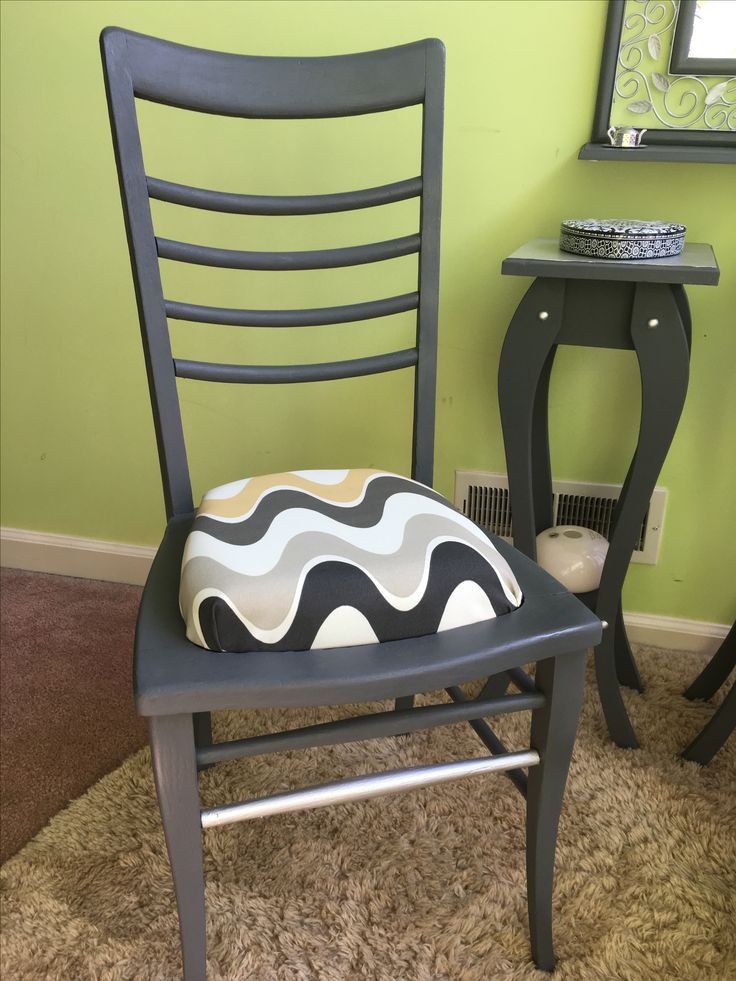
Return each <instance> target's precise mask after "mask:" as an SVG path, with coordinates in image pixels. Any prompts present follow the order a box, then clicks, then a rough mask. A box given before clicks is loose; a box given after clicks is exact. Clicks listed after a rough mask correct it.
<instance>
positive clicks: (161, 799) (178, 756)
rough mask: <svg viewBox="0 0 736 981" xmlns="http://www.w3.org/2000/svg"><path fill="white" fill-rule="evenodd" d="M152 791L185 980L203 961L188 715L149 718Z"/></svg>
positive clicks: (194, 976)
mask: <svg viewBox="0 0 736 981" xmlns="http://www.w3.org/2000/svg"><path fill="white" fill-rule="evenodd" d="M149 729H150V736H151V758H152V762H153V775H154V778H155V781H156V792H157V794H158V803H159V807H160V809H161V818H162V821H163V826H164V836H165V838H166V848H167V850H168V853H169V862H170V863H171V873H172V876H173V879H174V891H175V893H176V904H177V907H178V911H179V933H180V936H181V953H182V961H183V967H184V981H204V979H205V974H206V963H207V938H206V933H205V908H204V873H203V868H202V828H201V824H200V804H199V790H198V787H197V757H196V752H195V744H194V720H193V717H192V716H191V715H162V716H154V717H152V718H151V719H149Z"/></svg>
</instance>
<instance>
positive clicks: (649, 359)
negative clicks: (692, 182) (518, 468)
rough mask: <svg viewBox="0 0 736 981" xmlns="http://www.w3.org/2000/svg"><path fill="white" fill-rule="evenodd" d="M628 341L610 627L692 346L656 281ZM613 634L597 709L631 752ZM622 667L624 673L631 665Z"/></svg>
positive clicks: (605, 582) (600, 661)
mask: <svg viewBox="0 0 736 981" xmlns="http://www.w3.org/2000/svg"><path fill="white" fill-rule="evenodd" d="M631 339H632V342H633V345H634V350H635V351H636V356H637V359H638V361H639V371H640V374H641V398H642V406H641V423H640V426H639V439H638V442H637V447H636V452H635V453H634V458H633V460H632V461H631V466H630V467H629V472H628V474H627V475H626V481H625V483H624V487H623V490H622V493H621V497H620V498H619V503H618V506H617V508H616V514H615V516H614V524H613V529H612V532H611V541H610V547H609V550H608V555H607V557H606V563H605V566H604V568H603V575H602V577H601V584H600V588H599V590H598V600H597V603H596V610H595V612H596V613H597V614H598V616H599V617H600V618H601V619H602V620H607V621H608V622H609V623H616V622H617V621H618V614H619V608H620V604H621V589H622V587H623V584H624V578H625V576H626V572H627V569H628V567H629V562H630V561H631V555H632V552H633V550H634V546H635V544H636V539H637V535H638V533H639V529H640V528H641V523H642V521H643V519H644V515H645V514H646V510H647V507H648V504H649V500H650V498H651V495H652V491H653V490H654V487H655V485H656V482H657V477H658V476H659V472H660V470H661V469H662V464H663V463H664V461H665V457H666V456H667V451H668V450H669V448H670V444H671V442H672V438H673V437H674V435H675V430H676V429H677V423H678V422H679V419H680V415H681V413H682V407H683V405H684V403H685V395H686V393H687V383H688V373H689V355H690V347H689V345H688V342H687V336H686V332H685V325H684V324H683V321H682V317H681V304H680V303H679V302H678V299H677V297H676V295H675V294H674V292H673V290H672V289H671V287H669V286H666V285H660V284H657V283H638V284H637V286H636V291H635V294H634V303H633V308H632V313H631ZM622 625H623V624H622ZM615 636H616V631H606V633H605V634H604V635H603V642H602V644H601V645H600V647H598V648H597V650H596V675H597V678H598V687H599V691H600V696H601V704H602V706H603V712H604V714H605V716H606V721H607V723H608V728H609V731H610V733H611V737H612V739H613V740H614V742H616V743H617V744H618V745H619V746H624V747H635V746H637V745H638V743H637V740H636V735H635V734H634V730H633V728H632V726H631V722H630V720H629V718H628V713H627V712H626V708H625V706H624V704H623V700H622V698H621V691H620V688H619V680H618V677H617V669H616V644H615ZM627 647H628V642H627ZM620 649H621V648H620ZM618 660H619V664H621V662H622V661H624V660H625V658H624V655H622V654H619V658H618ZM632 663H633V662H632ZM626 668H627V675H628V674H629V672H628V666H626ZM639 683H640V682H639Z"/></svg>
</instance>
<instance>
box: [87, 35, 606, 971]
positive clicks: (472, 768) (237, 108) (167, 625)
mask: <svg viewBox="0 0 736 981" xmlns="http://www.w3.org/2000/svg"><path fill="white" fill-rule="evenodd" d="M101 44H102V57H103V64H104V73H105V81H106V86H107V96H108V103H109V109H110V119H111V124H112V131H113V142H114V147H115V154H116V160H117V166H118V175H119V179H120V188H121V195H122V202H123V211H124V214H125V223H126V229H127V234H128V242H129V247H130V254H131V261H132V267H133V279H134V283H135V290H136V297H137V302H138V310H139V315H140V324H141V330H142V336H143V346H144V351H145V357H146V366H147V371H148V379H149V385H150V391H151V400H152V405H153V415H154V424H155V429H156V437H157V441H158V449H159V454H160V462H161V472H162V477H163V486H164V496H165V502H166V510H167V515H168V523H167V527H166V531H165V533H164V537H163V541H162V543H161V547H160V549H159V551H158V553H157V556H156V559H155V561H154V563H153V567H152V569H151V574H150V576H149V579H148V582H147V584H146V587H145V590H144V594H143V599H142V602H141V608H140V615H139V621H138V630H137V635H136V650H135V695H136V703H137V707H138V710H139V711H140V713H141V714H142V715H144V716H146V717H147V718H148V720H149V723H150V735H151V749H152V756H153V768H154V774H155V778H156V787H157V791H158V797H159V804H160V808H161V815H162V818H163V825H164V832H165V836H166V843H167V847H168V851H169V857H170V861H171V868H172V873H173V878H174V885H175V890H176V898H177V904H178V910H179V922H180V931H181V944H182V955H183V964H184V976H185V978H186V979H187V981H195V979H200V981H201V979H203V978H204V977H205V970H206V967H205V965H206V939H205V911H204V878H203V867H202V852H201V845H202V839H201V836H202V830H203V828H206V827H209V826H212V825H216V824H223V823H228V822H230V821H234V820H243V819H247V818H252V817H255V816H263V815H267V814H270V813H279V812H281V811H284V810H293V809H296V808H300V807H315V806H321V805H324V804H328V803H333V802H339V801H345V800H353V799H360V798H365V797H370V796H374V795H376V794H378V793H383V792H391V791H395V790H400V789H408V788H411V787H413V786H423V785H427V784H430V783H436V782H439V781H442V780H448V779H453V778H455V777H459V776H466V775H471V774H474V773H482V772H486V771H492V770H502V771H505V772H506V773H507V775H508V776H509V777H510V778H511V779H512V780H513V782H514V785H515V786H516V787H517V788H518V790H519V791H520V792H521V794H522V795H523V796H524V797H525V798H526V801H527V873H528V901H529V918H530V931H531V943H532V953H533V956H534V959H535V960H536V962H537V964H538V965H539V966H540V967H542V968H545V969H548V970H551V969H552V967H553V965H554V954H553V947H552V924H551V900H552V879H553V868H554V852H555V841H556V835H557V825H558V819H559V815H560V808H561V803H562V797H563V791H564V786H565V781H566V777H567V771H568V766H569V761H570V754H571V752H572V746H573V741H574V737H575V730H576V726H577V719H578V714H579V707H580V701H581V697H582V687H583V668H584V652H585V650H586V648H588V647H590V646H592V645H595V644H597V643H598V641H599V640H600V635H601V627H600V622H599V621H598V620H597V619H596V618H595V617H594V616H593V615H592V614H591V613H590V612H588V611H587V610H586V609H585V607H584V606H583V605H582V604H581V603H579V602H578V601H577V600H576V599H575V598H574V597H572V596H571V595H570V594H569V593H567V592H566V591H564V590H563V589H562V587H560V586H559V584H558V583H556V582H555V581H554V580H553V579H551V578H550V577H549V576H547V575H546V574H545V573H544V572H542V570H541V569H539V568H538V567H537V566H536V565H535V564H534V563H533V562H531V561H530V560H528V559H527V558H525V557H524V556H522V555H521V554H519V553H516V552H515V551H514V550H513V549H511V548H510V547H509V546H507V545H505V543H503V542H502V541H500V540H499V541H497V542H496V545H497V547H498V549H499V550H500V551H501V552H502V554H503V555H505V556H506V558H507V559H508V561H509V562H510V563H511V565H512V568H513V570H514V572H515V574H516V577H517V579H518V581H519V584H520V585H521V588H522V589H523V592H524V603H523V605H522V606H521V607H520V608H519V609H518V610H516V611H514V612H513V613H510V614H508V615H505V616H500V617H497V618H496V619H495V620H489V621H486V622H482V623H476V624H474V625H472V626H467V627H460V628H456V629H453V630H447V631H445V632H443V633H437V634H432V635H427V636H422V637H416V638H411V639H409V640H398V641H392V642H390V643H382V644H380V643H379V644H368V645H363V646H360V647H352V648H348V649H344V650H339V649H332V650H328V651H308V652H305V651H299V652H281V653H278V654H274V653H272V652H269V653H259V652H251V653H248V654H243V655H238V654H229V655H223V654H218V653H211V652H208V651H205V650H202V649H201V648H200V647H197V646H195V645H194V644H191V643H190V642H189V641H187V639H186V637H185V634H184V624H183V621H182V619H181V616H180V614H179V610H178V603H177V598H178V584H179V570H180V565H181V557H182V549H183V546H184V541H185V539H186V536H187V533H188V530H189V528H190V526H191V524H192V521H193V512H194V504H193V500H192V491H191V485H190V478H189V471H188V467H187V457H186V452H185V447H184V438H183V432H182V424H181V417H180V411H179V403H178V397H177V386H176V379H177V377H179V378H195V379H201V380H205V381H215V382H241V383H242V382H250V383H255V384H268V383H275V382H279V383H281V382H307V381H310V382H311V381H326V380H329V379H335V378H346V377H352V376H358V375H365V374H371V373H376V372H382V371H393V370H398V369H410V370H413V372H414V382H415V385H414V388H415V401H414V405H415V412H414V423H413V460H412V474H413V476H414V477H415V478H416V479H417V480H419V481H422V482H423V483H425V484H427V485H430V486H431V483H432V468H433V441H434V399H435V361H436V349H437V303H438V279H439V229H440V191H441V161H442V124H443V89H444V48H443V45H442V44H441V43H440V42H439V41H436V40H427V41H419V42H416V43H413V44H407V45H403V46H401V47H396V48H390V49H386V50H382V51H374V52H370V53H366V54H356V55H348V56H344V57H332V58H299V59H297V58H262V57H258V58H254V57H247V56H241V55H231V54H220V53H217V52H211V51H204V50H199V49H195V48H188V47H183V46H181V45H178V44H171V43H168V42H166V41H161V40H157V39H155V38H150V37H145V36H142V35H139V34H134V33H131V32H129V31H124V30H120V29H118V28H108V29H106V30H105V31H104V32H103V34H102V38H101ZM136 99H148V100H151V101H155V102H159V103H163V104H165V105H168V106H175V107H179V108H185V109H193V110H198V111H201V112H208V113H216V114H220V115H229V116H241V117H251V118H253V117H257V118H270V119H276V118H320V117H328V116H333V117H334V116H349V115H360V114H364V113H372V112H383V111H386V110H391V109H396V108H399V107H404V106H409V105H421V106H422V107H423V136H422V173H421V175H420V176H418V177H412V178H409V179H407V180H403V181H400V182H398V183H395V184H391V185H388V186H384V187H379V188H371V189H368V190H360V191H353V192H349V193H340V194H326V195H319V196H307V197H289V198H285V197H269V196H252V195H246V194H240V193H237V194H235V193H233V194H229V193H228V194H226V193H221V192H216V191H210V190H204V189H200V188H192V187H185V186H181V185H177V184H172V183H169V182H167V181H164V180H160V179H158V178H153V177H149V176H147V175H146V172H145V169H144V163H143V156H142V150H141V144H140V139H139V134H138V126H137V119H136V110H135V100H136ZM411 197H418V198H420V201H421V222H420V231H419V232H418V233H417V234H414V235H409V236H407V237H405V238H399V239H394V240H391V241H387V242H381V243H378V244H372V245H363V246H359V247H352V248H338V249H330V250H325V251H319V252H311V253H310V252H306V253H305V252H284V253H252V252H239V251H232V250H223V249H216V248H205V247H202V246H195V245H190V244H186V243H181V242H172V241H168V240H165V239H161V238H157V237H156V235H155V232H154V229H153V224H152V218H151V210H150V205H149V198H156V199H158V200H164V201H170V202H175V203H177V204H180V205H182V206H184V207H194V208H205V209H209V210H213V211H224V212H229V213H234V214H259V215H284V214H289V215H313V214H323V213H328V212H334V211H342V210H352V209H358V208H366V207H373V206H378V205H382V204H387V203H389V202H392V201H400V200H404V199H407V198H411ZM407 254H417V255H418V268H419V281H418V290H417V291H416V292H415V293H412V294H408V295H405V296H401V297H394V298H390V299H382V300H376V301H372V302H367V303H361V304H357V305H351V306H348V307H344V306H343V307H332V308H328V309H321V310H317V311H314V310H311V311H310V310H290V311H269V312H264V311H248V310H227V309H222V308H212V307H202V306H195V305H191V304H186V305H184V304H178V303H174V302H172V301H169V300H167V299H165V298H164V296H163V292H162V286H161V279H160V275H159V258H160V257H163V258H169V259H177V260H181V261H184V262H194V263H200V264H205V265H211V266H220V267H228V268H236V269H276V268H278V269H281V270H284V269H313V268H330V267H341V266H350V265H354V264H358V263H364V262H376V261H380V260H383V259H386V258H390V257H393V256H400V255H407ZM414 309H416V311H417V335H416V345H415V346H414V347H413V348H411V349H409V350H405V351H399V352H395V353H391V354H382V355H378V356H374V357H368V358H360V359H353V360H344V361H337V362H333V363H329V364H318V365H314V364H312V365H302V366H288V367H284V366H267V367H262V366H261V367H254V366H243V365H221V364H208V363H204V362H191V361H182V360H180V359H176V358H174V357H173V356H172V351H171V347H170V341H169V333H168V323H167V318H175V319H177V318H178V319H185V320H189V321H198V322H203V323H219V324H233V325H240V326H248V325H259V326H269V325H270V326H293V327H300V326H305V325H315V324H324V323H351V322H353V321H356V320H362V319H371V318H374V317H382V316H386V315H388V314H391V313H395V312H398V311H402V310H404V311H405V310H414ZM233 476H234V477H237V476H239V475H237V474H234V475H233ZM531 661H534V662H537V669H536V679H535V681H534V682H531V681H530V679H529V678H528V676H527V675H526V674H525V673H524V672H523V670H522V669H521V666H522V665H523V664H525V663H528V662H531ZM479 678H481V679H483V678H487V679H488V680H487V682H486V684H485V685H484V687H483V690H482V691H481V692H480V694H479V695H478V697H477V698H473V699H471V698H469V697H468V695H467V694H466V693H465V692H464V691H463V690H462V689H461V688H460V687H459V686H460V685H461V684H462V683H464V682H469V681H472V680H475V679H479ZM511 680H513V681H514V682H515V683H516V686H517V687H518V688H520V693H519V694H505V693H506V690H507V687H508V684H509V681H511ZM438 688H444V689H445V690H446V691H447V693H448V694H449V696H450V702H449V703H446V702H443V703H440V704H437V705H430V706H423V707H419V708H415V707H414V698H413V696H414V693H416V692H425V691H431V690H435V689H438ZM369 700H395V707H394V708H393V709H391V710H389V711H385V712H380V713H377V714H370V715H361V716H358V717H356V718H353V719H347V720H344V721H339V722H331V723H328V724H325V725H321V726H317V727H310V728H309V729H301V730H300V729H296V730H291V731H288V732H283V733H274V734H272V735H268V736H259V737H254V738H251V739H244V740H237V741H234V742H228V743H213V742H212V736H211V725H210V714H209V713H210V712H212V711H214V710H218V709H247V708H255V707H258V708H263V707H265V706H280V707H289V706H307V705H327V704H336V703H353V702H357V701H369ZM525 710H526V711H531V713H532V715H531V736H530V748H529V749H528V750H527V751H524V752H520V753H509V752H508V751H507V750H506V748H505V747H504V746H503V744H502V743H501V741H500V740H499V739H498V737H497V736H496V735H495V733H494V732H493V730H492V729H491V728H490V726H489V725H488V723H487V722H486V721H485V717H487V716H490V715H494V714H503V713H507V712H517V711H525ZM458 721H468V722H469V723H470V724H471V725H472V727H473V729H474V730H475V731H476V733H477V734H478V735H479V736H480V738H481V740H482V742H483V743H484V744H485V745H486V746H487V747H488V748H489V749H490V751H491V755H490V756H488V757H482V758H480V759H473V760H468V761H460V762H457V763H450V764H444V765H439V766H428V767H418V768H414V769H411V770H404V771H395V772H393V773H387V774H376V775H374V776H372V777H364V778H359V779H356V780H347V781H341V782H338V783H334V784H330V785H327V786H325V787H318V788H310V789H308V790H306V791H295V792H292V793H288V794H280V795H276V796H275V797H271V798H266V799H263V800H259V801H250V802H244V803H241V804H234V805H225V806H223V807H219V808H209V809H207V808H205V809H202V808H201V807H200V801H199V795H198V787H197V770H198V768H200V769H201V768H203V767H205V766H209V765H212V764H214V763H217V762H218V761H222V760H226V759H233V758H238V757H247V756H253V755H257V754H263V753H271V752H281V751H284V750H287V749H294V748H298V747H306V746H315V745H330V744H334V743H341V742H348V741H352V740H358V739H370V738H375V737H379V736H398V735H402V734H407V733H411V732H414V731H417V730H419V729H423V728H428V727H433V726H436V725H444V724H448V723H451V722H458ZM525 767H529V774H528V777H527V774H526V773H525V772H524V768H525ZM243 888H247V886H246V885H245V884H244V887H243Z"/></svg>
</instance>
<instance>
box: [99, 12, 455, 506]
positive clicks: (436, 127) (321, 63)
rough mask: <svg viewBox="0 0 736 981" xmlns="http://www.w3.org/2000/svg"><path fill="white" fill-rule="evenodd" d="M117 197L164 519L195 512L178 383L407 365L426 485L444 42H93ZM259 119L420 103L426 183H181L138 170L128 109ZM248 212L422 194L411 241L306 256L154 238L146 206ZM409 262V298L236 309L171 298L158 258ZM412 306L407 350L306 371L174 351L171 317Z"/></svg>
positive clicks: (318, 319)
mask: <svg viewBox="0 0 736 981" xmlns="http://www.w3.org/2000/svg"><path fill="white" fill-rule="evenodd" d="M100 43H101V48H102V60H103V67H104V74H105V84H106V90H107V100H108V107H109V111H110V120H111V125H112V133H113V143H114V147H115V157H116V161H117V168H118V177H119V181H120V192H121V196H122V202H123V211H124V214H125V225H126V231H127V236H128V245H129V249H130V257H131V264H132V268H133V279H134V283H135V291H136V300H137V304H138V313H139V317H140V323H141V332H142V335H143V347H144V352H145V359H146V369H147V373H148V383H149V387H150V391H151V402H152V406H153V416H154V424H155V428H156V439H157V444H158V452H159V459H160V463H161V474H162V479H163V486H164V497H165V502H166V511H167V515H168V517H172V516H173V515H175V514H183V513H187V512H189V511H191V510H192V508H193V502H192V490H191V481H190V476H189V469H188V464H187V456H186V449H185V445H184V433H183V428H182V420H181V411H180V406H179V398H178V393H177V386H176V378H177V377H179V378H195V379H201V380H206V381H219V382H248V383H256V384H264V383H284V382H306V381H322V380H328V379H334V378H348V377H356V376H359V375H368V374H376V373H379V372H384V371H394V370H397V369H400V368H409V367H413V368H414V369H415V384H414V423H413V443H412V474H413V476H414V477H415V478H416V479H417V480H420V481H422V482H423V483H426V484H430V485H431V483H432V471H433V459H434V411H435V377H436V359H437V307H438V286H439V238H440V204H441V176H442V128H443V97H444V46H443V45H442V43H441V42H440V41H437V40H433V39H430V40H425V41H417V42H415V43H413V44H405V45H401V46H399V47H394V48H386V49H384V50H380V51H370V52H366V53H362V54H353V55H344V56H336V57H324V58H269V57H251V56H248V55H234V54H224V53H220V52H216V51H206V50H202V49H200V48H191V47H186V46H184V45H180V44H173V43H171V42H168V41H162V40H159V39H157V38H152V37H146V36H145V35H141V34H135V33H133V32H131V31H125V30H121V29H120V28H114V27H113V28H106V29H105V30H104V31H103V32H102V36H101V38H100ZM136 98H138V99H145V100H149V101H152V102H157V103H163V104H164V105H167V106H174V107H177V108H183V109H192V110H196V111H199V112H205V113H213V114H216V115H223V116H239V117H244V118H256V119H318V118H327V117H337V116H357V115H362V114H365V113H375V112H384V111H386V110H390V109H399V108H403V107H406V106H412V105H421V106H422V112H423V117H422V156H421V160H422V166H421V174H420V175H419V176H416V177H410V178H409V179H407V180H402V181H399V182H397V183H393V184H388V185H384V186H382V187H372V188H368V189H365V190H357V191H350V192H341V193H336V194H320V195H307V196H290V197H275V196H267V195H252V194H251V195H249V194H240V193H225V192H222V191H213V190H207V189H204V188H197V187H188V186H184V185H181V184H174V183H171V182H169V181H165V180H161V179H159V178H155V177H149V176H147V174H146V171H145V167H144V162H143V153H142V149H141V140H140V135H139V129H138V120H137V115H136V108H135V100H136ZM151 198H155V199H158V200H160V201H168V202H172V203H175V204H180V205H184V206H186V207H190V208H204V209H207V210H210V211H220V212H229V213H231V214H243V215H315V214H327V213H331V212H338V211H350V210H354V209H359V208H370V207H374V206H377V205H383V204H389V203H391V202H395V201H403V200H407V199H409V198H420V227H419V230H418V232H417V233H416V234H414V235H408V236H405V237H402V238H396V239H392V240H390V241H385V242H377V243H373V244H369V245H360V246H352V247H349V248H336V249H322V250H318V251H310V252H245V251H239V250H233V249H219V248H210V247H207V246H200V245H193V244H189V243H186V242H177V241H171V240H169V239H163V238H159V237H157V236H156V234H155V232H154V227H153V220H152V215H151V206H150V199H151ZM412 253H416V254H418V289H417V291H416V292H413V293H407V294H404V295H401V296H394V297H389V298H384V299H378V300H373V301H369V302H365V303H358V304H350V305H347V306H337V307H328V308H322V309H311V310H287V311H267V310H236V309H223V308H220V307H209V306H198V305H195V304H190V303H178V302H173V301H170V300H167V299H166V298H165V297H164V295H163V288H162V283H161V275H160V271H159V258H166V259H175V260H179V261H182V262H190V263H197V264H202V265H207V266H219V267H225V268H229V269H273V270H292V269H329V268H337V267H343V266H353V265H359V264H362V263H367V262H377V261H380V260H382V259H389V258H394V257H397V256H404V255H410V254H412ZM408 310H416V311H417V329H416V343H415V346H414V347H412V348H410V349H408V350H402V351H395V352H392V353H389V354H380V355H375V356H372V357H364V358H353V359H351V360H343V361H335V362H329V363H323V364H306V365H288V366H287V365H260V366H255V365H240V364H236V365H232V364H210V363H207V362H201V361H186V360H181V359H176V358H174V357H173V356H172V351H171V343H170V338H169V329H168V319H169V318H171V319H179V320H189V321H195V322H200V323H210V324H212V323H214V324H231V325H237V326H258V327H269V326H270V327H285V326H289V327H301V326H311V325H318V324H337V323H351V322H353V321H357V320H368V319H372V318H375V317H384V316H388V315H390V314H395V313H399V312H403V311H408Z"/></svg>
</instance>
